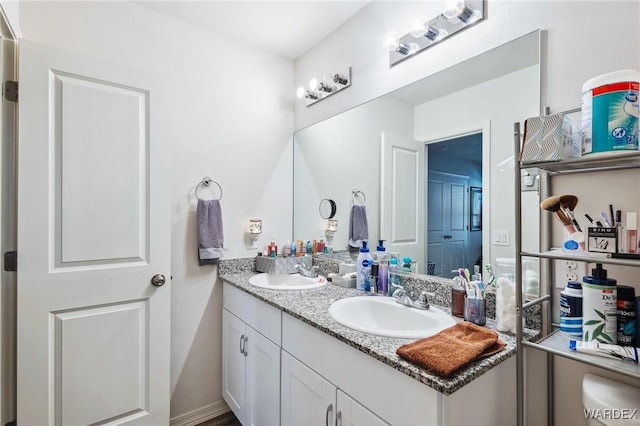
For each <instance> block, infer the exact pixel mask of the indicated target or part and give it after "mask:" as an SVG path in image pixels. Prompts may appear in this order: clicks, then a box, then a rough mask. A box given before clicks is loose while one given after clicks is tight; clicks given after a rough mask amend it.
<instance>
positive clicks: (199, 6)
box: [136, 0, 371, 59]
mask: <svg viewBox="0 0 640 426" xmlns="http://www.w3.org/2000/svg"><path fill="white" fill-rule="evenodd" d="M370 1H371V0H333V1H315V0H299V1H293V0H289V1H267V0H261V1H244V0H235V1H234V0H205V1H191V0H173V1H136V3H137V4H140V5H142V6H144V7H147V8H149V9H153V10H156V11H158V12H160V13H163V14H166V15H169V16H172V17H174V18H177V19H180V20H183V21H186V22H189V23H191V24H193V25H196V26H198V27H202V28H205V29H207V30H210V31H212V32H215V33H218V34H221V35H224V36H227V37H231V38H234V39H236V40H239V41H241V42H244V43H247V44H249V45H252V46H255V47H259V48H261V49H264V50H267V51H269V52H273V53H276V54H278V55H281V56H283V57H285V58H288V59H296V58H299V57H300V56H302V55H303V54H304V53H305V52H306V51H308V50H309V49H311V48H312V47H313V46H315V45H316V44H317V43H318V42H319V41H320V40H322V39H323V38H325V37H326V36H327V35H328V34H330V33H331V32H333V31H334V30H335V29H336V28H338V27H339V26H340V25H342V24H343V23H344V22H345V21H347V20H348V19H349V18H351V17H352V16H353V15H355V14H356V13H357V12H358V11H359V10H360V9H362V8H363V7H365V6H366V5H367V4H369V2H370Z"/></svg>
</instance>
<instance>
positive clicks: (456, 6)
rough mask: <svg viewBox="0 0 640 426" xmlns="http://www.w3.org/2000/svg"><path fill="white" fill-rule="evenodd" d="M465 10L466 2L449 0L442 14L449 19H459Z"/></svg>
mask: <svg viewBox="0 0 640 426" xmlns="http://www.w3.org/2000/svg"><path fill="white" fill-rule="evenodd" d="M464 8H465V5H464V0H462V1H461V0H447V5H446V7H445V9H444V12H442V14H443V15H444V17H445V18H447V19H453V18H457V17H458V16H460V14H461V13H462V11H463V10H464Z"/></svg>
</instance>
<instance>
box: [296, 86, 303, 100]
mask: <svg viewBox="0 0 640 426" xmlns="http://www.w3.org/2000/svg"><path fill="white" fill-rule="evenodd" d="M296 96H297V97H298V98H300V99H302V98H303V97H304V87H302V86H300V87H298V90H296Z"/></svg>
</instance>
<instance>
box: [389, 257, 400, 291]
mask: <svg viewBox="0 0 640 426" xmlns="http://www.w3.org/2000/svg"><path fill="white" fill-rule="evenodd" d="M398 270H399V268H398V259H397V258H395V257H392V258H391V259H389V288H388V290H387V294H388V295H389V296H393V292H395V291H396V290H397V289H399V288H401V287H402V286H401V285H400V275H399V274H398Z"/></svg>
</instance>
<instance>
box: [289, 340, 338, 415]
mask: <svg viewBox="0 0 640 426" xmlns="http://www.w3.org/2000/svg"><path fill="white" fill-rule="evenodd" d="M335 399H336V388H335V386H333V385H332V384H331V383H329V382H328V381H327V380H325V379H324V378H323V377H322V376H320V375H318V374H317V373H315V372H314V371H313V370H311V369H310V368H309V367H307V366H306V365H304V364H302V363H301V362H300V361H298V360H297V359H295V358H294V357H292V356H291V355H289V354H288V353H287V352H286V351H282V423H281V424H282V425H283V426H287V425H291V426H299V425H305V426H315V425H318V426H322V425H325V426H327V425H333V424H334V423H335V410H336V404H335Z"/></svg>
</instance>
